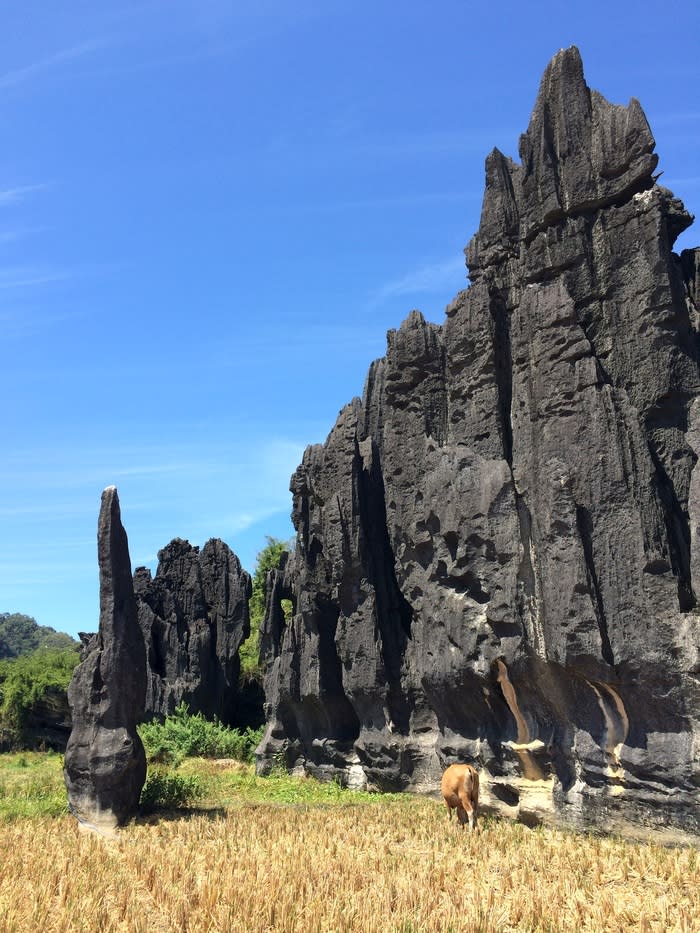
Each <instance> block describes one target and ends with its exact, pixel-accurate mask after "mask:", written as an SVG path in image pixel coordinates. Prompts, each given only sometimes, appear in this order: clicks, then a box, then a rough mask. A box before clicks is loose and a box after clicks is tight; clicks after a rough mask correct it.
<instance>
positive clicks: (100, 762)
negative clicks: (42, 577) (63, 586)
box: [64, 486, 146, 833]
mask: <svg viewBox="0 0 700 933" xmlns="http://www.w3.org/2000/svg"><path fill="white" fill-rule="evenodd" d="M97 554H98V560H99V567H100V624H99V630H98V632H97V634H96V635H94V636H92V638H90V640H89V642H88V643H87V644H86V645H85V647H84V657H83V660H82V662H81V663H80V664H79V665H78V667H77V668H76V669H75V673H74V674H73V679H72V681H71V683H70V686H69V688H68V702H69V704H70V707H71V711H72V721H73V728H72V731H71V734H70V738H69V740H68V746H67V748H66V754H65V768H64V777H65V781H66V788H67V790H68V802H69V805H70V809H71V812H72V813H73V814H74V815H75V816H76V817H77V818H78V820H79V821H80V822H81V824H83V825H84V826H86V827H89V828H92V829H96V830H98V831H101V832H104V833H110V832H112V831H113V830H115V829H116V828H117V826H119V825H120V824H122V823H124V822H126V821H127V820H128V819H129V818H130V817H132V816H133V815H134V814H135V813H136V811H137V809H138V805H139V798H140V796H141V790H142V788H143V784H144V782H145V780H146V756H145V753H144V749H143V745H142V743H141V739H140V738H139V735H138V733H137V731H136V723H137V722H138V721H139V720H140V719H141V718H142V716H143V710H144V701H145V698H146V652H145V648H144V642H143V636H142V634H141V629H140V628H139V623H138V613H137V608H136V597H135V595H134V587H133V582H132V578H131V561H130V558H129V543H128V541H127V537H126V532H125V531H124V527H123V525H122V522H121V514H120V509H119V497H118V495H117V490H116V487H114V486H109V487H108V488H107V489H105V490H104V492H103V493H102V504H101V508H100V515H99V519H98V526H97Z"/></svg>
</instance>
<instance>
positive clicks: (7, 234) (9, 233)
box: [0, 227, 46, 246]
mask: <svg viewBox="0 0 700 933" xmlns="http://www.w3.org/2000/svg"><path fill="white" fill-rule="evenodd" d="M45 230H46V227H27V228H24V229H20V230H1V231H0V246H2V244H3V243H16V242H17V240H23V239H24V238H25V237H28V236H34V234H36V233H43V232H44V231H45Z"/></svg>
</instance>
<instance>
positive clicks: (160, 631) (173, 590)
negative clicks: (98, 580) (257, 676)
mask: <svg viewBox="0 0 700 933" xmlns="http://www.w3.org/2000/svg"><path fill="white" fill-rule="evenodd" d="M134 588H135V591H136V598H137V602H138V618H139V623H140V626H141V630H142V632H143V637H144V640H145V643H146V647H147V656H148V685H147V692H146V716H147V717H148V718H152V717H153V716H157V717H158V718H163V717H164V716H168V715H170V714H171V713H172V712H173V710H174V709H175V707H176V706H177V705H178V703H180V702H185V703H187V704H188V705H189V707H190V711H191V712H193V713H196V712H201V713H203V714H204V715H205V716H207V717H209V718H211V717H213V716H218V717H219V718H220V719H221V720H222V721H223V722H224V723H227V724H233V723H235V721H236V705H237V697H238V674H239V670H240V662H239V658H238V649H239V647H240V646H241V643H242V642H243V641H244V640H245V639H246V638H247V637H248V634H249V632H250V625H249V621H248V599H249V598H250V592H251V581H250V576H249V575H248V574H247V573H246V572H245V571H244V570H243V569H242V568H241V565H240V562H239V560H238V558H237V557H236V555H235V554H234V553H233V551H232V550H231V549H230V548H229V547H228V545H226V544H224V542H223V541H220V540H218V539H216V538H212V540H210V541H207V543H206V544H205V545H204V547H203V548H202V550H201V552H200V550H199V548H198V547H193V546H192V545H191V544H190V543H189V542H188V541H183V540H182V539H181V538H175V540H173V541H171V542H170V544H168V545H167V546H166V547H164V548H163V550H161V551H159V553H158V569H157V571H156V576H155V577H154V578H152V577H151V573H150V571H149V570H147V569H146V568H145V567H138V568H137V569H136V572H135V574H134Z"/></svg>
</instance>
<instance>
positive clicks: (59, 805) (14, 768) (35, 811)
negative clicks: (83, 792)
mask: <svg viewBox="0 0 700 933" xmlns="http://www.w3.org/2000/svg"><path fill="white" fill-rule="evenodd" d="M67 812H68V799H67V796H66V788H65V784H64V783H63V755H58V754H56V753H55V752H21V753H18V754H14V753H11V754H6V755H0V820H16V819H27V818H29V819H31V818H34V817H41V816H63V815H64V814H66V813H67Z"/></svg>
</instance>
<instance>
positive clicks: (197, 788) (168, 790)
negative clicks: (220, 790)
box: [141, 768, 204, 812]
mask: <svg viewBox="0 0 700 933" xmlns="http://www.w3.org/2000/svg"><path fill="white" fill-rule="evenodd" d="M203 795H204V788H203V787H202V784H201V782H200V780H199V778H198V777H197V775H196V774H191V775H184V774H175V773H174V772H173V771H166V770H163V769H161V768H156V769H154V770H152V771H149V772H148V777H147V778H146V783H145V784H144V786H143V790H142V791H141V809H142V810H143V811H144V812H150V811H152V810H174V809H176V808H177V807H187V806H189V805H190V804H192V803H194V801H195V800H198V799H199V798H200V797H202V796H203Z"/></svg>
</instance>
